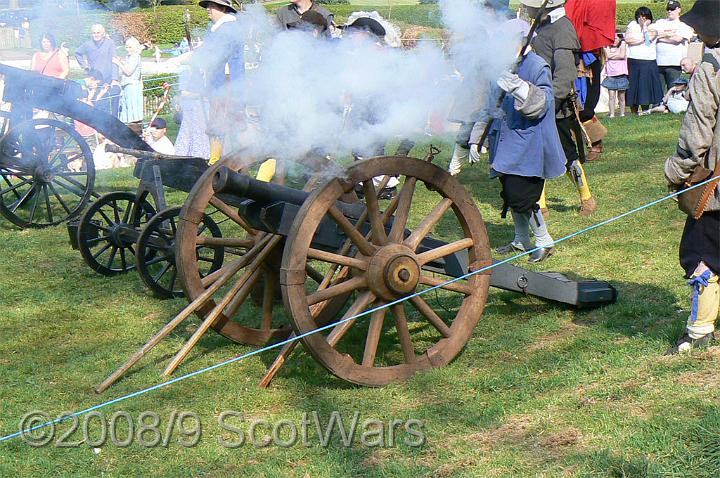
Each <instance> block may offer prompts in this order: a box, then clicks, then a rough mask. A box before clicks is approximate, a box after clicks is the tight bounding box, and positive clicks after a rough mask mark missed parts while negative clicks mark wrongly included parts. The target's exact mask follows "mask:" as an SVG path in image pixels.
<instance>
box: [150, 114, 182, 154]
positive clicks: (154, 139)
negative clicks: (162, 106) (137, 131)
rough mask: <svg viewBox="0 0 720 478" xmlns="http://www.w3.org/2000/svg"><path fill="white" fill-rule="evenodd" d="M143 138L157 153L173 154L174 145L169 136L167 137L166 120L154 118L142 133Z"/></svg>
mask: <svg viewBox="0 0 720 478" xmlns="http://www.w3.org/2000/svg"><path fill="white" fill-rule="evenodd" d="M143 138H144V139H145V142H147V144H149V145H150V147H151V148H152V149H154V150H155V151H157V152H158V153H162V154H169V155H174V154H175V146H173V144H172V141H170V138H168V137H167V122H166V121H165V120H164V119H162V118H155V119H154V120H153V121H152V123H150V127H149V128H148V129H147V130H146V131H145V133H144V134H143Z"/></svg>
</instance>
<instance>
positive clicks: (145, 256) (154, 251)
mask: <svg viewBox="0 0 720 478" xmlns="http://www.w3.org/2000/svg"><path fill="white" fill-rule="evenodd" d="M180 209H181V208H179V207H172V208H168V209H165V210H163V211H161V212H159V213H158V214H156V215H155V216H154V217H153V218H152V219H150V221H149V222H148V223H147V224H146V225H145V227H144V228H143V230H142V232H141V233H140V237H139V238H138V241H137V249H136V251H135V263H136V264H137V270H138V273H139V274H140V278H141V279H142V280H143V282H144V283H145V285H147V286H148V288H149V289H150V290H151V291H152V293H153V294H154V295H155V296H156V297H158V298H160V299H170V298H173V297H182V296H183V295H184V293H183V290H182V286H181V284H180V280H179V278H178V275H177V267H176V266H175V254H176V242H175V234H176V232H177V227H178V221H179V216H180ZM197 233H198V235H200V236H206V237H218V238H219V237H222V233H221V232H220V227H218V225H217V223H216V222H215V221H214V220H213V219H212V218H211V217H210V216H209V215H207V214H205V215H204V217H203V219H202V221H201V223H200V225H199V227H198V231H197ZM224 254H225V252H224V247H223V246H204V245H198V246H197V248H196V255H197V258H198V264H199V265H200V274H201V276H202V277H205V276H206V275H207V274H210V273H212V272H215V271H216V270H218V269H220V267H221V266H222V263H223V255H224Z"/></svg>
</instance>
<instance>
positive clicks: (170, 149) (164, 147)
mask: <svg viewBox="0 0 720 478" xmlns="http://www.w3.org/2000/svg"><path fill="white" fill-rule="evenodd" d="M148 144H149V145H150V147H151V148H152V149H154V150H155V151H157V152H158V153H160V154H170V155H174V154H175V146H173V144H172V141H170V138H168V137H167V136H163V137H162V138H160V139H159V140H157V141H154V140H153V138H152V136H151V137H150V138H149V139H148Z"/></svg>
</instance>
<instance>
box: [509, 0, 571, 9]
mask: <svg viewBox="0 0 720 478" xmlns="http://www.w3.org/2000/svg"><path fill="white" fill-rule="evenodd" d="M544 1H545V0H520V3H522V4H523V5H525V6H526V7H533V8H540V7H542V4H543V2H544ZM562 5H565V0H548V2H547V5H545V8H547V9H550V8H555V7H560V6H562Z"/></svg>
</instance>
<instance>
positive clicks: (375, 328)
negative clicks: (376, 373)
mask: <svg viewBox="0 0 720 478" xmlns="http://www.w3.org/2000/svg"><path fill="white" fill-rule="evenodd" d="M377 305H378V306H382V305H385V302H379V303H378V304H377ZM386 313H387V308H385V307H383V308H382V309H378V310H376V311H375V312H373V313H372V316H371V318H370V325H369V327H368V333H367V337H366V338H365V351H364V352H363V360H362V364H363V366H364V367H372V366H373V364H374V363H375V355H376V354H377V348H378V344H379V343H380V335H381V334H382V327H383V322H384V321H385V314H386Z"/></svg>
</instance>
